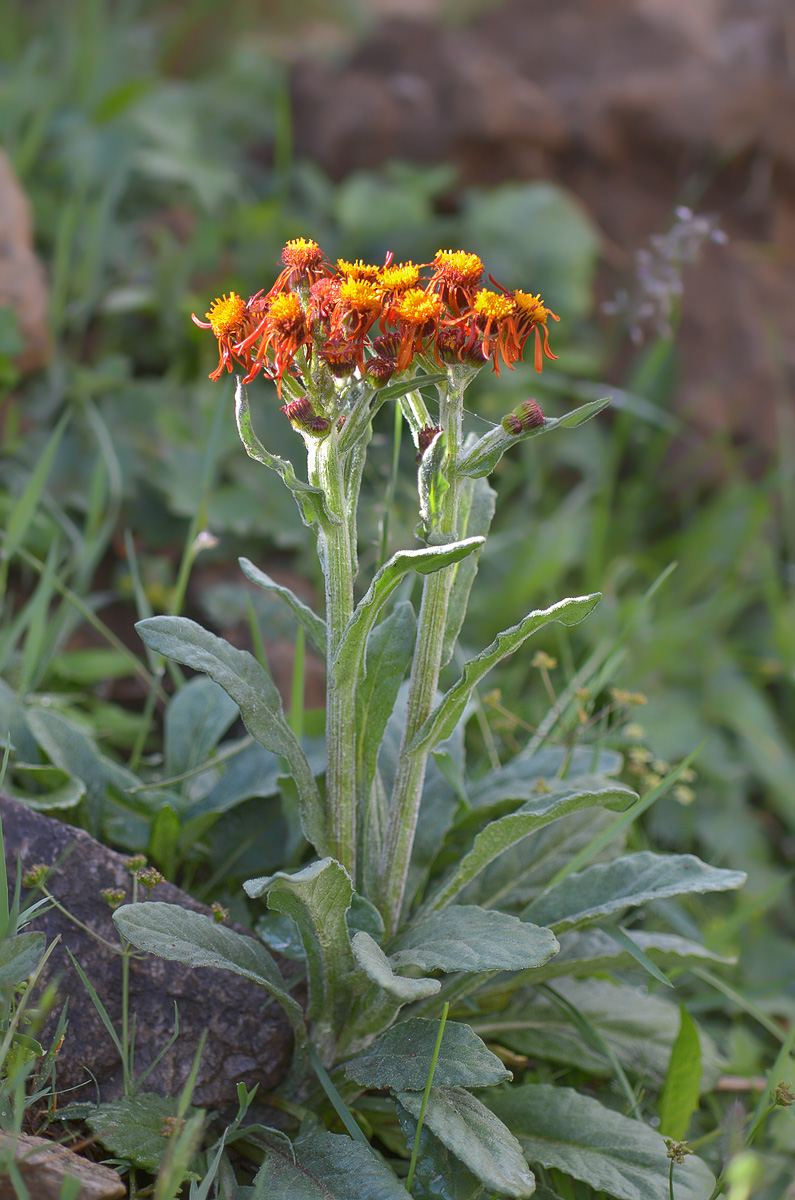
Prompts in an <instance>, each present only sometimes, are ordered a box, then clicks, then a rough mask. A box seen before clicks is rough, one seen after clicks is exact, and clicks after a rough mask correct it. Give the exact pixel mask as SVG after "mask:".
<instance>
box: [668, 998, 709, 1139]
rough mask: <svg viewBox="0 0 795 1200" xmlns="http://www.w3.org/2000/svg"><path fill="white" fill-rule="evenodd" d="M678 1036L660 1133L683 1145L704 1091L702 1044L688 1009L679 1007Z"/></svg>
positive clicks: (671, 1060)
mask: <svg viewBox="0 0 795 1200" xmlns="http://www.w3.org/2000/svg"><path fill="white" fill-rule="evenodd" d="M679 1012H680V1020H679V1033H678V1034H677V1035H676V1041H675V1042H674V1044H673V1049H672V1050H671V1058H670V1061H669V1063H668V1070H667V1071H666V1073H665V1082H664V1083H663V1088H662V1092H661V1093H660V1104H659V1114H660V1133H662V1134H663V1135H664V1136H665V1137H670V1138H673V1139H674V1141H676V1142H681V1141H682V1140H683V1138H684V1137H685V1135H686V1133H687V1127H688V1125H689V1124H690V1118H691V1117H692V1116H693V1113H694V1112H695V1111H696V1109H697V1108H698V1100H699V1093H700V1091H701V1042H700V1041H699V1036H698V1029H697V1027H696V1023H695V1021H694V1020H693V1018H692V1017H691V1016H690V1013H689V1012H688V1011H687V1009H686V1008H684V1007H680V1009H679Z"/></svg>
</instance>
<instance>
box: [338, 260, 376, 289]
mask: <svg viewBox="0 0 795 1200" xmlns="http://www.w3.org/2000/svg"><path fill="white" fill-rule="evenodd" d="M380 269H381V268H380V267H376V266H373V264H372V263H365V262H362V260H361V259H360V258H357V259H356V262H346V261H345V259H344V258H338V259H337V271H338V272H339V274H340V275H344V276H345V278H346V279H365V280H367V282H368V283H374V282H375V280H376V278H377V276H378V272H379V271H380Z"/></svg>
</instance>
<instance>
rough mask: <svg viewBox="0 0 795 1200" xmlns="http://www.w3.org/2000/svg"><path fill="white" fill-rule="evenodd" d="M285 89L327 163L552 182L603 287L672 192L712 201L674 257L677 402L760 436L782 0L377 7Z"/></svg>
mask: <svg viewBox="0 0 795 1200" xmlns="http://www.w3.org/2000/svg"><path fill="white" fill-rule="evenodd" d="M431 13H432V15H433V8H432V9H431ZM292 87H293V96H294V100H295V128H296V145H297V150H298V151H299V153H302V154H305V155H308V156H310V157H312V158H314V159H315V160H316V161H317V162H319V163H320V164H321V165H322V166H323V167H324V168H325V169H326V170H327V171H329V172H330V173H331V174H332V175H333V176H334V177H335V178H339V177H341V176H342V175H343V174H344V173H345V172H347V171H349V170H351V169H354V168H366V167H375V166H378V165H380V164H382V163H383V162H384V161H386V160H388V159H390V158H403V159H408V160H410V161H414V162H425V163H438V162H450V163H454V164H456V165H457V166H458V168H459V170H460V174H461V179H462V181H463V183H464V184H497V183H501V182H504V181H506V180H516V179H520V180H521V179H526V180H529V179H536V178H549V179H554V180H557V181H559V182H561V183H563V184H564V185H566V186H567V187H569V188H571V190H572V191H573V192H574V194H575V195H576V196H578V197H579V198H580V199H581V200H582V201H583V202H584V203H585V204H586V206H587V207H588V209H589V211H590V213H591V215H592V216H593V217H594V219H595V220H596V222H597V224H598V225H599V226H600V227H601V229H602V230H603V232H604V233H605V235H606V239H607V240H606V245H607V246H608V248H609V261H610V269H609V270H606V271H605V272H604V279H603V282H602V290H603V294H604V296H608V295H610V293H611V292H612V290H613V288H614V287H615V286H616V285H617V284H619V283H621V282H623V280H622V278H621V277H622V276H623V277H624V280H626V278H627V277H628V276H629V275H630V274H631V272H632V270H633V252H634V251H635V250H636V249H637V248H639V247H641V246H642V245H643V244H644V243H645V241H646V239H647V238H648V237H649V235H650V234H652V233H654V232H656V231H659V230H665V229H666V228H667V227H668V225H669V224H670V221H671V218H672V213H673V210H674V208H675V206H676V205H679V204H688V205H690V206H691V207H693V208H696V209H697V210H698V211H707V212H717V214H718V215H719V218H720V220H721V223H722V225H723V227H724V228H725V229H726V231H727V233H728V234H729V238H730V242H729V246H728V247H726V248H714V249H712V250H710V251H709V252H707V253H705V254H704V255H703V257H702V259H701V261H700V262H699V263H698V265H696V266H695V267H693V268H690V269H689V270H688V272H687V275H686V287H685V299H684V306H683V322H682V328H681V336H680V349H681V355H682V364H681V378H682V380H683V383H682V385H681V387H680V390H679V393H678V396H677V405H678V407H679V409H680V411H682V412H683V413H686V414H687V415H688V417H690V418H692V420H693V421H694V423H695V424H696V426H697V427H699V428H701V429H702V430H704V431H705V432H707V433H710V434H714V433H719V432H725V433H726V435H727V437H729V438H731V439H733V440H734V441H737V442H744V441H749V442H752V443H754V444H756V445H760V444H761V445H762V446H766V447H767V448H768V449H772V448H773V447H774V445H775V444H776V438H777V430H778V429H779V428H780V409H779V407H778V406H779V405H780V403H781V399H782V397H786V396H787V394H788V391H789V394H791V389H792V384H793V382H795V306H793V305H792V303H791V302H789V301H788V300H787V297H791V296H792V294H793V285H795V17H794V16H793V12H792V6H791V3H790V0H699V3H697V4H694V3H693V2H692V0H557V3H555V4H549V3H547V2H546V0H512V2H511V3H507V4H501V5H498V6H488V8H487V9H486V11H485V12H481V14H480V15H479V16H478V17H477V19H475V20H473V21H470V22H469V23H466V24H459V25H456V26H444V25H441V24H438V23H435V22H434V21H433V20H422V19H412V20H406V19H397V18H395V19H390V20H387V21H385V22H383V23H382V24H381V25H380V26H377V27H376V28H375V29H374V30H373V31H372V33H371V34H370V36H369V37H368V39H367V41H366V42H365V43H364V44H362V45H360V46H359V47H358V48H357V49H356V50H355V51H354V52H353V53H352V55H351V56H350V58H349V60H348V61H347V62H346V63H344V64H342V65H334V64H329V63H323V62H312V63H309V62H303V63H300V62H299V63H298V64H296V66H295V68H294V72H293V83H292ZM330 97H333V102H330V99H329V98H330ZM475 249H476V247H475ZM529 286H532V281H529ZM563 365H564V366H565V364H563Z"/></svg>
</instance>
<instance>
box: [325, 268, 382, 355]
mask: <svg viewBox="0 0 795 1200" xmlns="http://www.w3.org/2000/svg"><path fill="white" fill-rule="evenodd" d="M380 312H381V296H380V294H379V291H378V288H377V287H376V286H375V284H374V283H371V282H370V281H369V280H367V279H346V280H345V281H344V282H343V283H341V284H340V287H339V293H338V299H337V303H336V305H335V308H334V313H333V316H332V318H331V337H332V339H333V340H334V341H336V342H339V341H347V343H348V345H349V346H350V347H351V348H352V350H353V351H354V353H355V355H356V361H357V363H358V364H359V366H361V365H362V363H363V360H364V339H365V338H366V337H367V334H368V332H369V331H370V329H371V328H372V326H373V324H374V323H375V322H376V321H377V320H378V316H379V314H380Z"/></svg>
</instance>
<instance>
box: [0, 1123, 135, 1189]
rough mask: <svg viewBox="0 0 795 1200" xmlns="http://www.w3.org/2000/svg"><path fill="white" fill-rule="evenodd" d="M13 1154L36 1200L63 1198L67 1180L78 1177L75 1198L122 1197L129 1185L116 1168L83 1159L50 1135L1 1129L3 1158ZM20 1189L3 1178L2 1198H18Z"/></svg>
mask: <svg viewBox="0 0 795 1200" xmlns="http://www.w3.org/2000/svg"><path fill="white" fill-rule="evenodd" d="M11 1154H13V1157H14V1160H15V1162H16V1164H17V1167H18V1168H19V1173H20V1175H21V1176H22V1182H23V1183H24V1184H25V1187H26V1188H27V1191H28V1195H29V1196H31V1197H33V1200H60V1197H61V1196H62V1195H66V1194H69V1195H72V1193H71V1192H69V1193H67V1192H65V1191H64V1192H62V1191H61V1187H62V1185H63V1183H64V1180H65V1179H79V1180H80V1190H79V1191H78V1192H77V1194H76V1196H75V1200H121V1197H123V1196H126V1195H127V1188H126V1186H125V1184H124V1183H123V1182H122V1180H121V1179H120V1178H119V1176H118V1175H117V1174H116V1172H115V1171H112V1170H111V1169H110V1167H103V1166H102V1164H101V1163H95V1162H90V1161H89V1160H88V1159H87V1158H81V1157H80V1155H79V1154H75V1153H73V1151H71V1150H68V1149H67V1148H66V1147H65V1146H58V1145H56V1144H55V1143H54V1142H50V1141H48V1140H47V1138H40V1137H28V1136H27V1135H26V1134H24V1133H23V1134H20V1135H19V1137H18V1138H15V1137H14V1135H13V1134H11V1133H2V1132H0V1159H3V1160H5V1159H6V1158H7V1156H10V1155H11ZM18 1196H19V1192H18V1191H17V1189H16V1187H15V1186H14V1184H13V1182H12V1181H11V1180H10V1179H8V1178H5V1179H0V1200H18Z"/></svg>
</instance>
